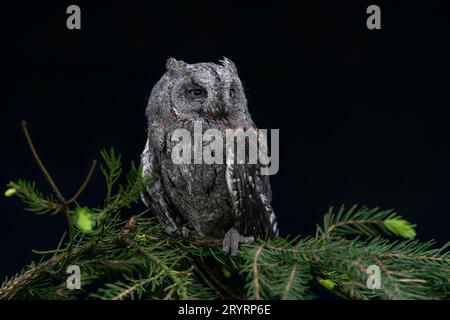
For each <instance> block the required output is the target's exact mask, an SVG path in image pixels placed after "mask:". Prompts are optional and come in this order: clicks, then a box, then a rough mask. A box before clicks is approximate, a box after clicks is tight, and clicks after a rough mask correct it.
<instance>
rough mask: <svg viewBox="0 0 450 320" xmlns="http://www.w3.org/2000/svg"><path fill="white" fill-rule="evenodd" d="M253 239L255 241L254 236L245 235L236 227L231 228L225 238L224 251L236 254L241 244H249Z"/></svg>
mask: <svg viewBox="0 0 450 320" xmlns="http://www.w3.org/2000/svg"><path fill="white" fill-rule="evenodd" d="M252 241H254V238H253V237H243V236H241V235H240V234H239V232H238V231H237V230H236V229H235V228H231V229H230V230H228V232H227V233H226V234H225V237H224V238H223V242H222V251H223V252H224V253H225V254H230V255H231V256H235V255H236V254H237V251H238V249H239V244H248V243H251V242H252Z"/></svg>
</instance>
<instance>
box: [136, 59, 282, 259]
mask: <svg viewBox="0 0 450 320" xmlns="http://www.w3.org/2000/svg"><path fill="white" fill-rule="evenodd" d="M221 63H222V65H218V64H215V63H197V64H187V63H184V62H182V61H177V60H175V59H173V58H170V59H168V60H167V63H166V69H167V71H166V73H165V74H164V75H163V77H162V78H161V79H160V80H159V82H158V83H157V84H156V85H155V86H154V88H153V90H152V92H151V95H150V98H149V101H148V106H147V109H146V116H147V119H148V141H147V144H146V146H145V150H144V152H143V153H142V156H141V159H142V164H143V168H144V172H143V174H144V175H151V177H152V183H151V184H150V186H149V187H148V189H147V190H146V192H144V193H143V194H142V199H143V201H144V203H145V204H146V205H147V206H149V207H151V208H152V211H153V212H154V214H155V215H156V216H157V218H158V219H159V221H160V223H162V224H164V225H166V226H167V227H166V230H167V232H169V233H171V232H174V231H175V230H178V231H181V232H182V233H183V235H186V234H191V233H193V234H195V235H199V236H210V237H223V238H224V251H226V252H230V253H231V254H235V253H236V250H237V246H238V244H239V243H242V242H247V241H249V240H250V238H249V237H257V238H262V237H270V236H275V235H277V234H278V228H277V223H276V219H275V215H274V213H273V210H272V207H271V190H270V185H269V179H268V176H263V175H261V174H260V170H259V165H258V164H253V165H250V164H225V163H224V164H174V163H173V161H172V158H171V152H172V148H173V147H174V145H175V144H177V143H178V142H172V141H171V135H172V133H173V131H174V130H175V129H179V128H185V129H187V130H188V131H189V132H191V133H192V135H193V130H194V127H193V126H194V121H201V122H202V128H203V132H204V131H205V130H206V129H209V128H215V129H219V130H221V131H224V130H225V129H227V128H230V129H236V128H243V129H247V128H255V125H254V124H253V121H252V119H251V117H250V114H249V112H248V108H247V100H246V98H245V94H244V90H243V87H242V84H241V81H240V79H239V77H238V75H237V70H236V66H235V65H234V63H233V62H231V61H230V60H228V59H227V58H224V60H222V61H221Z"/></svg>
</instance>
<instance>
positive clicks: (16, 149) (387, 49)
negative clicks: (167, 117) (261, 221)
mask: <svg viewBox="0 0 450 320" xmlns="http://www.w3.org/2000/svg"><path fill="white" fill-rule="evenodd" d="M152 2H153V1H148V3H147V4H143V3H131V2H122V3H117V4H110V3H109V4H107V3H105V4H103V5H101V4H97V5H93V4H88V3H80V2H77V1H73V2H70V3H69V2H64V1H60V2H58V3H56V2H55V3H54V4H52V5H49V4H47V5H43V4H42V3H41V2H40V3H39V4H24V3H18V4H16V5H11V4H6V5H3V4H2V16H3V17H2V21H1V22H2V24H4V27H3V28H2V33H3V34H4V35H3V37H2V51H3V53H6V56H5V57H4V58H3V59H2V64H3V66H2V76H3V77H4V80H5V81H4V82H3V83H4V85H3V90H4V94H3V95H2V108H1V120H2V122H1V130H2V132H1V137H2V152H1V154H2V156H1V168H2V174H1V176H0V179H1V181H0V185H1V186H4V188H5V186H6V184H7V183H8V181H10V180H15V179H18V178H26V179H28V180H33V181H36V182H37V184H38V187H39V189H40V190H42V191H45V192H47V191H49V188H48V186H47V184H46V182H45V180H43V178H42V175H41V173H40V172H39V170H38V169H37V166H36V164H35V163H34V161H33V159H32V157H31V155H30V153H29V151H28V149H27V146H26V144H25V140H24V138H23V136H22V134H21V130H20V121H21V120H22V119H26V120H27V121H28V122H29V126H30V131H31V134H32V136H33V138H34V140H35V143H36V145H37V148H38V150H39V152H40V154H41V155H42V158H43V160H44V161H45V163H46V165H47V167H48V169H49V171H50V172H51V174H52V175H53V176H54V178H55V180H56V181H57V183H58V184H59V185H60V186H61V189H62V190H63V192H64V193H65V194H66V195H67V196H69V195H71V194H73V193H74V192H75V191H76V190H77V188H78V186H79V185H80V183H81V181H82V179H83V177H84V175H85V174H86V172H87V170H88V167H89V164H90V161H91V160H92V159H93V158H98V156H99V150H100V149H101V148H103V147H110V146H113V147H114V148H116V150H118V151H120V152H121V153H122V154H123V156H124V159H125V161H126V162H127V163H128V162H130V161H132V160H135V161H137V160H138V159H139V155H140V153H141V151H142V149H143V147H144V143H145V138H146V137H145V128H146V123H145V118H144V109H145V105H146V100H147V98H148V96H149V94H150V91H151V88H152V86H153V85H154V84H155V83H156V82H157V81H158V79H159V78H160V77H161V75H162V74H163V72H164V63H165V61H166V59H167V58H168V57H170V56H173V57H175V58H177V59H181V60H184V61H186V62H189V63H194V62H207V61H214V62H217V61H218V59H220V58H222V56H227V57H229V58H230V59H232V60H233V61H234V62H235V63H236V65H237V67H238V70H239V74H240V77H241V79H242V81H243V83H244V85H245V87H246V90H247V98H248V101H249V108H250V111H251V114H252V116H253V119H254V121H255V122H256V124H257V125H258V126H259V127H260V128H279V129H280V137H281V138H280V139H281V146H280V156H281V157H280V171H279V173H278V174H277V175H275V176H273V177H272V178H271V181H272V188H273V192H274V203H273V204H274V207H275V209H276V212H277V215H278V219H279V226H280V229H281V233H282V235H287V234H302V235H307V234H312V233H313V232H314V231H315V224H316V223H320V222H321V219H322V216H323V214H324V213H325V211H326V210H327V208H328V207H329V206H331V205H334V206H339V205H341V204H343V203H345V204H347V205H352V204H355V203H356V204H360V205H367V206H370V207H374V206H378V207H380V208H386V209H388V208H395V209H396V210H397V211H398V212H399V213H400V214H402V215H403V216H404V217H405V218H407V219H408V220H410V221H412V222H414V223H417V224H418V228H417V230H418V237H419V239H421V240H429V239H433V238H434V239H436V240H437V241H438V243H439V244H443V243H445V242H446V241H447V240H449V237H448V234H449V227H448V226H449V222H450V218H449V212H450V197H449V196H450V141H449V137H450V128H449V125H448V122H449V115H450V113H449V111H448V109H449V107H450V104H449V102H450V97H449V88H450V77H449V53H450V52H449V51H450V50H449V45H448V43H449V40H448V39H450V37H449V34H448V33H447V32H446V30H447V29H448V20H449V19H448V16H447V13H446V11H445V10H444V8H443V7H442V6H441V4H440V3H439V2H429V1H427V2H423V3H422V4H411V2H398V1H396V2H395V3H396V4H380V3H376V2H374V3H375V4H380V6H381V11H382V30H375V31H370V30H368V29H367V28H366V18H367V14H366V8H367V5H368V4H371V3H368V4H366V3H361V2H359V3H358V4H350V3H347V1H345V2H344V1H339V3H332V2H331V1H330V3H328V2H323V1H322V2H314V3H315V4H314V5H312V4H308V5H306V4H301V5H294V2H292V3H287V2H280V1H276V2H272V3H271V4H259V5H258V6H257V5H256V2H254V3H248V4H246V5H243V4H238V3H233V2H220V3H219V2H217V4H216V5H212V4H207V3H201V2H198V1H192V2H188V1H185V2H180V3H176V2H170V3H168V4H167V5H165V6H164V5H161V4H158V5H156V4H154V3H152ZM336 2H337V1H336ZM70 4H78V5H80V7H81V12H82V19H81V23H82V29H81V30H79V31H78V30H74V31H70V30H67V28H66V18H67V16H68V15H67V14H66V13H65V12H66V8H67V6H68V5H70ZM102 182H103V181H102V179H101V177H100V174H99V173H97V174H96V176H95V178H94V180H93V182H92V184H91V185H90V186H89V187H88V189H87V190H86V192H85V193H84V194H83V196H82V198H81V201H82V203H83V204H86V205H95V204H96V203H100V202H101V200H102V197H103V192H104V187H103V184H102ZM2 193H3V192H2ZM0 215H1V220H0V221H1V232H0V252H1V254H0V259H1V263H0V278H2V279H3V278H4V277H5V276H6V275H12V274H13V273H15V272H17V271H19V270H20V268H22V267H23V266H24V265H25V264H27V263H28V262H30V261H31V259H37V258H38V257H37V256H35V255H33V254H32V253H31V249H41V250H45V249H51V248H53V247H54V246H55V245H56V243H57V242H58V240H59V238H60V236H61V234H62V232H63V231H64V230H65V222H64V219H63V217H61V216H50V215H45V216H36V215H33V214H30V213H27V212H24V211H23V210H22V205H21V203H19V201H18V200H17V199H14V198H12V199H6V198H4V197H3V195H1V199H0Z"/></svg>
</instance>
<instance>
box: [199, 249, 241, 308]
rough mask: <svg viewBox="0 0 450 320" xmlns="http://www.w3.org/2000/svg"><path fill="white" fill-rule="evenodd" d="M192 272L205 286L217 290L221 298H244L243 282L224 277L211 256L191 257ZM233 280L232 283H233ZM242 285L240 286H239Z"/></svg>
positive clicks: (218, 265) (217, 263)
mask: <svg viewBox="0 0 450 320" xmlns="http://www.w3.org/2000/svg"><path fill="white" fill-rule="evenodd" d="M192 261H193V266H194V274H195V276H196V277H197V278H198V279H199V280H200V282H202V283H203V285H205V286H206V287H208V288H210V289H211V290H212V291H214V292H217V293H218V294H219V296H220V298H221V299H225V300H241V299H244V298H245V292H244V289H243V284H240V283H239V280H240V279H233V278H230V277H226V276H225V274H224V271H223V269H222V268H221V266H220V264H219V262H217V261H216V260H214V259H212V258H211V257H204V258H202V259H200V258H198V257H194V258H193V259H192ZM233 282H234V283H233ZM241 286H242V288H240V287H241Z"/></svg>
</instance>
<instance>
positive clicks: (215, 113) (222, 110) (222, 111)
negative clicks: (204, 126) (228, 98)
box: [206, 103, 231, 119]
mask: <svg viewBox="0 0 450 320" xmlns="http://www.w3.org/2000/svg"><path fill="white" fill-rule="evenodd" d="M230 111H231V108H230V106H228V105H227V104H225V103H217V104H213V105H209V106H208V108H207V109H206V115H207V116H209V117H211V118H214V119H221V118H226V117H227V116H228V115H229V114H230Z"/></svg>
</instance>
